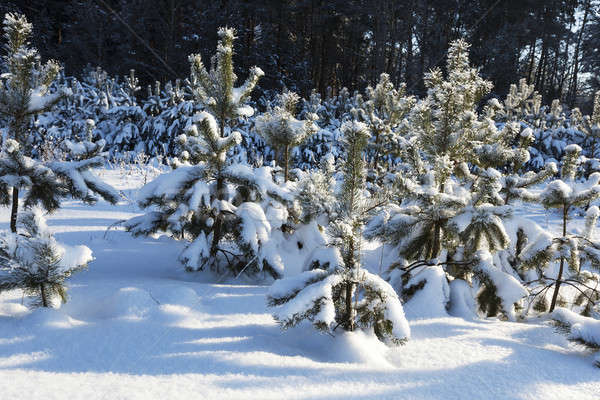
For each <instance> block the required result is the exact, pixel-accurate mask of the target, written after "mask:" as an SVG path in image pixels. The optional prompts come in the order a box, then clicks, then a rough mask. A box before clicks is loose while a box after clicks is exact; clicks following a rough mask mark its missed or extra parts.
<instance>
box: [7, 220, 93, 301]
mask: <svg viewBox="0 0 600 400" xmlns="http://www.w3.org/2000/svg"><path fill="white" fill-rule="evenodd" d="M19 220H20V224H21V225H22V229H21V230H22V233H21V234H15V233H12V232H2V233H0V261H1V264H2V266H0V292H2V291H5V290H14V289H22V290H23V292H24V294H26V295H27V296H31V297H33V298H34V300H33V306H41V307H54V306H57V305H58V304H59V303H61V302H62V303H65V302H66V301H67V289H66V286H65V281H66V280H67V279H68V278H69V277H70V276H71V275H72V274H73V273H76V272H78V271H80V270H82V269H83V268H85V267H86V266H87V263H88V262H90V261H91V260H92V259H93V258H92V252H91V250H90V249H89V248H87V247H86V246H76V247H68V246H64V245H62V244H60V243H58V242H57V241H56V240H55V239H54V237H53V236H52V234H51V233H50V232H49V231H48V229H47V227H46V224H45V221H44V217H43V215H42V213H41V210H40V209H39V208H33V209H31V210H29V211H28V212H26V213H22V214H21V215H20V217H19Z"/></svg>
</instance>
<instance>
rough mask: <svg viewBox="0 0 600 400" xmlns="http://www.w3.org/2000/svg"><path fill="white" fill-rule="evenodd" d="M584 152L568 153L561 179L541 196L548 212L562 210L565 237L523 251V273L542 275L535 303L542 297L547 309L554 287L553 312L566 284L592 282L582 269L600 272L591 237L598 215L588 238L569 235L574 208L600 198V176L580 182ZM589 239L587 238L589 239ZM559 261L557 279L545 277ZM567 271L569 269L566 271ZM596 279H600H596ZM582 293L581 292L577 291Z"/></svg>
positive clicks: (543, 239)
mask: <svg viewBox="0 0 600 400" xmlns="http://www.w3.org/2000/svg"><path fill="white" fill-rule="evenodd" d="M580 154H581V148H580V147H579V146H577V145H569V146H567V147H566V149H565V157H564V159H563V165H562V169H561V178H562V179H556V180H554V181H552V182H550V183H549V184H548V185H547V186H546V188H545V189H544V190H543V191H542V193H540V195H539V201H540V203H541V204H542V205H543V206H544V207H545V208H556V209H559V210H560V213H561V217H562V236H560V237H552V236H551V235H549V234H546V235H541V236H540V237H539V238H537V240H535V241H533V242H532V243H531V244H530V245H528V246H527V247H526V248H525V249H524V250H523V255H522V257H521V259H522V266H521V268H523V269H537V270H538V271H540V273H541V278H540V279H539V282H541V283H542V284H543V287H542V289H541V290H538V291H536V292H535V294H534V298H533V300H536V298H537V296H539V295H541V296H542V299H541V300H540V301H541V303H540V304H541V305H539V306H538V308H541V309H545V308H546V305H545V304H544V303H545V297H543V296H545V294H546V292H547V291H548V290H549V289H550V288H552V287H554V291H553V294H552V299H551V302H550V307H549V311H550V312H552V311H554V308H555V307H556V305H557V302H558V300H559V294H560V288H561V286H562V285H563V284H566V285H568V286H571V287H575V288H578V286H579V285H582V286H584V287H585V286H586V282H587V281H588V280H589V279H591V278H593V276H591V275H590V274H586V273H582V269H581V267H582V265H584V266H586V267H591V268H594V269H599V268H600V243H599V242H597V241H595V240H593V238H592V237H591V232H592V229H591V226H592V225H593V222H594V221H592V219H595V218H596V217H597V216H596V215H595V213H589V214H588V221H587V224H586V225H588V229H587V230H588V232H589V233H588V235H576V234H569V233H568V229H567V228H568V222H569V219H570V213H571V212H572V211H573V209H574V208H575V207H586V206H588V205H589V203H590V202H591V201H592V200H594V199H597V198H598V197H600V173H597V172H596V173H593V174H592V175H590V177H589V178H588V179H587V180H586V181H584V182H577V181H576V180H575V174H576V171H577V166H578V164H579V161H580ZM586 236H587V237H586ZM555 261H558V262H559V269H558V271H557V272H556V276H555V277H554V276H546V275H545V274H544V270H546V269H548V267H549V266H550V264H551V263H553V262H555ZM565 267H566V268H565ZM596 279H597V278H596ZM578 289H579V291H580V292H581V291H582V290H581V289H580V288H578Z"/></svg>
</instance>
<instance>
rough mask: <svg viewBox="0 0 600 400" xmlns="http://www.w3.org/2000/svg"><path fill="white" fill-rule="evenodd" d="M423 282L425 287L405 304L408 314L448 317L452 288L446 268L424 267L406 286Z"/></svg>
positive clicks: (424, 316)
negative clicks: (447, 307) (448, 304)
mask: <svg viewBox="0 0 600 400" xmlns="http://www.w3.org/2000/svg"><path fill="white" fill-rule="evenodd" d="M422 282H423V283H422ZM421 284H424V286H423V288H422V289H420V290H417V291H416V292H415V294H414V295H413V296H412V297H411V298H410V300H408V301H407V302H406V304H404V312H405V313H406V316H407V317H408V318H409V319H418V318H438V317H447V316H448V313H447V312H446V304H447V303H448V300H449V298H450V288H449V286H448V281H447V279H446V273H445V272H444V269H443V268H442V267H440V266H435V267H427V268H424V269H423V270H422V271H420V272H419V273H417V274H415V275H414V276H413V277H412V278H411V279H410V280H409V281H408V283H407V284H406V287H407V288H409V287H411V286H413V285H421Z"/></svg>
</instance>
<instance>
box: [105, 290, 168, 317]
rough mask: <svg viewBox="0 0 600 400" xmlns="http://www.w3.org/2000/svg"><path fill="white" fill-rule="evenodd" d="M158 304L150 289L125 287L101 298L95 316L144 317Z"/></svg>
mask: <svg viewBox="0 0 600 400" xmlns="http://www.w3.org/2000/svg"><path fill="white" fill-rule="evenodd" d="M157 305H158V304H157V301H156V300H154V299H153V298H152V296H151V295H150V293H149V292H148V291H146V290H142V289H139V288H136V287H124V288H121V289H119V290H117V292H116V293H114V294H113V295H111V296H109V297H107V298H105V299H104V300H100V302H99V304H98V308H97V312H96V313H95V316H96V317H97V318H101V319H143V318H145V317H146V316H147V315H148V313H149V312H150V310H151V309H152V308H153V307H156V306H157Z"/></svg>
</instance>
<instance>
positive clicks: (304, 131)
mask: <svg viewBox="0 0 600 400" xmlns="http://www.w3.org/2000/svg"><path fill="white" fill-rule="evenodd" d="M299 100H300V97H299V96H298V95H297V94H296V93H293V92H288V91H286V92H283V93H282V94H280V95H278V96H277V100H276V101H277V103H278V104H277V105H276V106H275V107H274V108H273V109H271V110H268V111H267V112H266V113H264V114H262V115H260V116H259V117H257V118H256V121H255V129H256V131H257V132H258V133H259V135H261V136H262V137H263V138H264V139H265V141H266V142H267V144H268V145H269V146H271V147H272V148H273V149H274V150H275V151H276V152H277V153H278V154H279V159H280V162H281V164H283V170H284V174H283V176H284V181H285V182H287V181H288V178H289V176H288V171H289V164H290V151H291V150H292V149H293V148H294V147H296V146H298V145H300V144H302V143H303V142H304V141H305V140H306V139H308V138H309V137H310V136H311V135H312V134H314V133H315V132H316V131H317V130H318V126H317V125H316V124H315V123H314V122H315V121H316V120H317V119H318V116H317V114H315V113H305V116H304V118H305V119H303V120H299V119H296V116H295V115H296V108H297V106H298V101H299Z"/></svg>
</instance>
